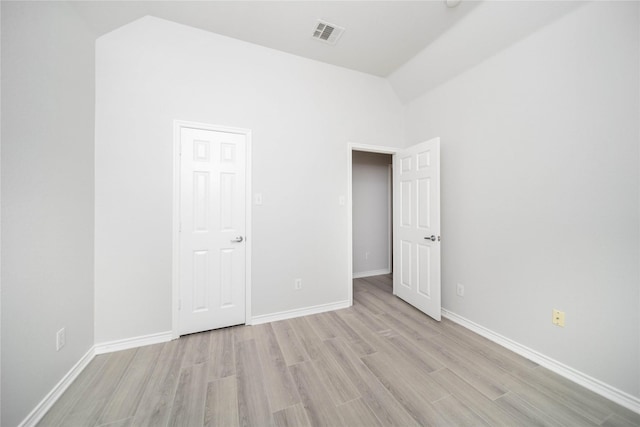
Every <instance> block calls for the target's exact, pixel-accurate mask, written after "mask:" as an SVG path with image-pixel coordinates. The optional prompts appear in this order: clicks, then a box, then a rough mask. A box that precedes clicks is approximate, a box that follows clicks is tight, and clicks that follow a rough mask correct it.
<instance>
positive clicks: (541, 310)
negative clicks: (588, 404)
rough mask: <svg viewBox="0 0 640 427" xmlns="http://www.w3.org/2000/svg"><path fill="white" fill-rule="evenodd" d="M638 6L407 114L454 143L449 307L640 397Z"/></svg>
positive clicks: (538, 46) (447, 148) (459, 81)
mask: <svg viewBox="0 0 640 427" xmlns="http://www.w3.org/2000/svg"><path fill="white" fill-rule="evenodd" d="M638 6H639V5H638V3H637V2H619V3H618V2H616V3H612V2H598V3H595V4H589V5H586V6H583V7H581V8H578V9H577V10H575V11H573V12H571V13H570V14H568V15H566V16H565V17H563V18H561V19H560V20H558V21H557V22H555V23H552V24H550V25H549V26H547V27H545V28H542V29H540V30H539V31H537V32H536V33H534V34H532V35H531V36H529V37H527V38H525V39H523V40H522V41H520V42H518V43H517V44H515V45H513V46H511V47H510V48H508V49H506V50H505V51H503V52H501V53H499V54H497V55H495V56H493V57H492V58H490V59H488V60H486V61H485V62H483V63H481V64H479V65H478V66H476V67H475V68H473V69H470V70H468V71H467V72H465V73H463V74H461V75H460V76H458V77H456V78H454V79H452V80H450V81H448V82H447V83H445V84H443V85H441V86H439V87H437V88H436V89H434V90H432V91H430V92H428V93H426V94H425V95H424V96H422V97H420V98H418V99H417V100H416V101H414V102H412V103H410V104H408V106H407V109H406V129H405V131H406V138H407V140H406V142H407V145H410V144H413V143H417V142H420V141H422V140H425V139H428V138H430V137H433V136H440V137H442V236H443V240H442V260H443V264H442V266H443V270H442V278H443V306H444V307H445V308H446V309H448V310H451V311H453V312H455V313H457V314H459V315H461V316H463V317H465V318H467V319H470V320H472V321H473V322H476V323H478V324H480V325H482V326H484V327H487V328H489V329H491V330H493V331H496V332H498V333H500V334H502V335H504V336H506V337H508V338H511V339H512V340H515V341H517V342H519V343H521V344H524V345H526V346H528V347H530V348H532V349H534V350H537V351H539V352H541V353H543V354H545V355H548V356H550V357H552V358H554V359H556V360H558V361H560V362H562V363H564V364H566V365H568V366H571V367H572V368H575V369H577V370H579V371H582V372H584V373H586V374H588V375H591V376H593V377H595V378H597V379H599V380H601V381H604V382H605V383H607V384H610V385H612V386H614V387H616V388H618V389H620V390H622V391H624V392H627V393H630V394H631V395H633V396H636V397H640V383H639V382H640V366H639V363H638V361H639V360H640V359H639V353H640V352H639V340H638V329H639V328H640V318H639V313H640V307H639V304H638V301H639V283H640V277H639V271H638V269H639V264H638V259H639V258H638V257H639V247H638V246H639V228H640V225H639V218H640V215H639V210H638V206H639V205H638V203H639V190H640V188H639V173H638V172H639V162H638V159H639V132H640V129H639V120H638V118H639V114H640V101H639V93H640V92H639V91H640V87H639V79H640V69H639V59H640V58H639V51H640V46H639V39H640V37H639V32H638V31H639V14H638ZM457 283H462V284H464V285H465V287H466V288H465V297H464V298H461V297H457V296H456V290H455V288H456V284H457ZM553 308H557V309H561V310H563V311H565V312H566V316H567V317H566V327H565V328H559V327H556V326H553V325H552V324H551V310H552V309H553Z"/></svg>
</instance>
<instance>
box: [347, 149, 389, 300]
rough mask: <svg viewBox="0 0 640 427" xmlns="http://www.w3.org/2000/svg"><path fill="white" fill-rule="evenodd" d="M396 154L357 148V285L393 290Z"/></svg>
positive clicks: (354, 230) (354, 174) (354, 193)
mask: <svg viewBox="0 0 640 427" xmlns="http://www.w3.org/2000/svg"><path fill="white" fill-rule="evenodd" d="M392 162H393V156H392V155H391V154H387V153H372V152H368V151H353V153H352V164H351V175H352V180H351V188H352V200H351V201H352V204H351V205H352V236H353V237H352V238H353V243H352V248H353V249H352V250H353V252H352V265H353V279H354V287H355V290H356V291H357V290H358V289H362V290H364V289H366V288H368V287H372V286H375V287H377V288H379V289H380V290H381V291H383V292H387V293H389V294H391V293H393V286H392V285H393V280H392V277H391V274H392V271H393V194H392V191H393V181H392V180H393V173H392Z"/></svg>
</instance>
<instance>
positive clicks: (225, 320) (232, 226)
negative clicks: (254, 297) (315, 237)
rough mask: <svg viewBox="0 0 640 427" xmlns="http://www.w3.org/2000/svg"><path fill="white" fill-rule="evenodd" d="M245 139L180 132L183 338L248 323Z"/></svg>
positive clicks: (189, 130) (180, 319)
mask: <svg viewBox="0 0 640 427" xmlns="http://www.w3.org/2000/svg"><path fill="white" fill-rule="evenodd" d="M245 138H246V136H245V135H242V134H237V133H232V132H220V131H214V130H210V129H197V128H189V127H182V128H181V129H180V196H179V197H180V237H179V240H180V244H179V252H180V254H179V258H180V260H179V298H180V301H179V304H178V306H179V316H178V323H179V326H178V333H179V334H180V335H184V334H189V333H193V332H200V331H205V330H209V329H215V328H221V327H225V326H232V325H238V324H242V323H245V262H246V260H245V257H246V253H245V252H246V251H245V242H244V239H245V230H246V228H245V216H246V211H245V191H246V188H245V181H246V175H245V169H246V154H245V150H246V140H245Z"/></svg>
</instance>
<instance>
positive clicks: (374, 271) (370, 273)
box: [353, 268, 391, 279]
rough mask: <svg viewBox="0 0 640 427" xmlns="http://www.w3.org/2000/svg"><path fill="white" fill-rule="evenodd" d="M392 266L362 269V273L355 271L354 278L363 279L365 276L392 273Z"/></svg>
mask: <svg viewBox="0 0 640 427" xmlns="http://www.w3.org/2000/svg"><path fill="white" fill-rule="evenodd" d="M390 273H391V269H390V268H383V269H382V270H372V271H361V272H360V273H353V278H354V279H362V278H363V277H371V276H380V275H382V274H390Z"/></svg>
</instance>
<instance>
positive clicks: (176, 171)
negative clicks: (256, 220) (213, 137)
mask: <svg viewBox="0 0 640 427" xmlns="http://www.w3.org/2000/svg"><path fill="white" fill-rule="evenodd" d="M182 128H194V129H203V130H211V131H216V132H227V133H235V134H240V135H244V137H245V141H246V169H245V183H246V192H245V199H246V200H245V209H246V217H245V221H246V225H245V230H246V232H245V250H246V255H245V324H247V325H250V324H251V247H252V243H251V242H252V234H251V222H252V221H251V206H252V204H251V130H249V129H242V128H234V127H229V126H220V125H212V124H206V123H198V122H189V121H184V120H174V122H173V203H172V204H173V221H172V222H173V223H172V237H173V239H172V249H173V254H172V278H171V288H172V291H171V337H172V339H176V338H178V337H179V336H180V334H179V328H178V326H179V314H180V313H179V311H180V308H179V306H178V304H179V301H180V130H181V129H182Z"/></svg>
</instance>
